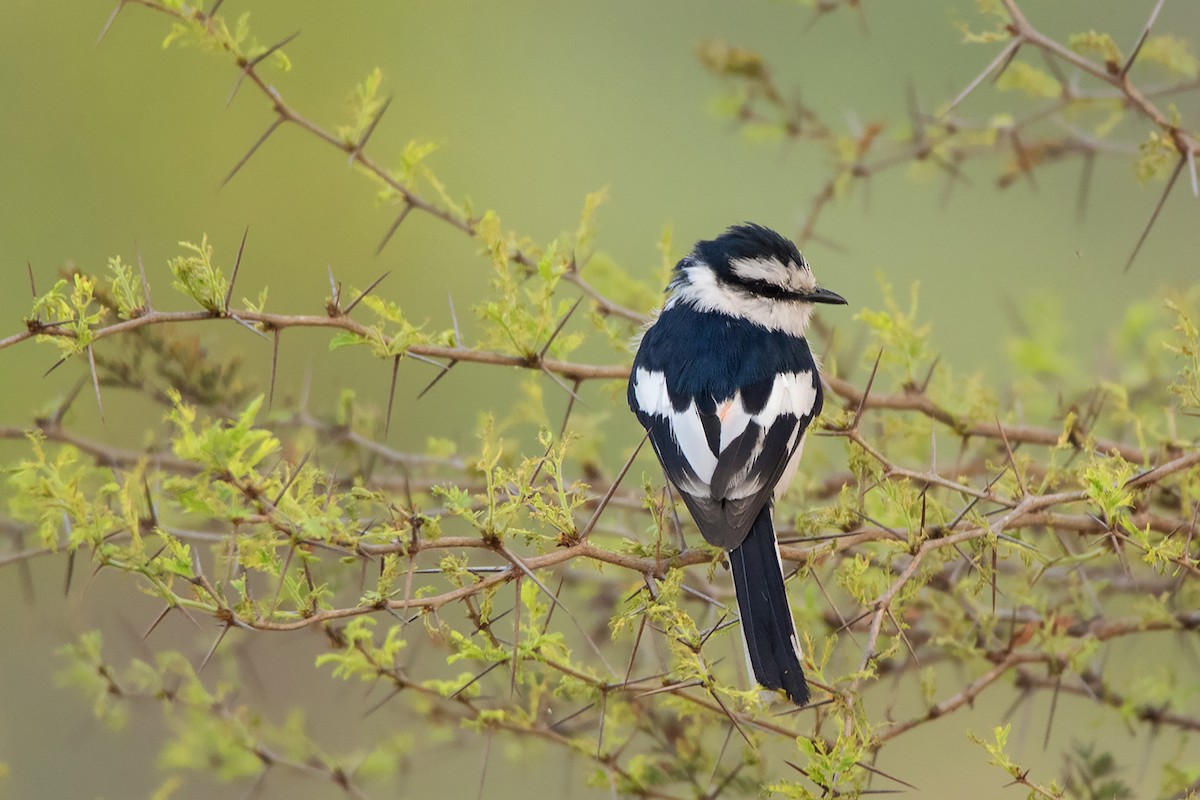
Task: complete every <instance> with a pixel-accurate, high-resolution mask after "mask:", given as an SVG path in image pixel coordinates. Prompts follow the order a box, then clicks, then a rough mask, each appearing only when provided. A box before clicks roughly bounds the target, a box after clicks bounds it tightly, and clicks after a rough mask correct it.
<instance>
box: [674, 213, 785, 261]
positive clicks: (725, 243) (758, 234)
mask: <svg viewBox="0 0 1200 800" xmlns="http://www.w3.org/2000/svg"><path fill="white" fill-rule="evenodd" d="M692 255H693V257H695V258H698V259H699V260H701V261H704V262H705V263H707V264H708V265H710V266H711V267H713V268H714V269H717V270H721V268H722V267H724V266H726V265H728V264H729V262H731V261H736V260H738V259H757V258H761V259H767V258H774V259H775V260H777V261H778V262H779V263H780V264H784V265H786V264H788V263H789V262H791V263H793V264H795V265H796V266H801V265H802V264H804V257H803V256H801V255H800V251H799V250H798V249H797V248H796V245H795V244H794V243H793V242H792V240H791V239H788V238H787V237H785V236H782V235H780V234H778V233H776V232H775V231H773V230H771V229H770V228H764V227H763V226H762V225H755V224H753V223H746V224H744V225H734V226H733V227H731V228H729V229H727V230H726V231H725V232H724V233H722V234H721V235H720V236H718V237H717V238H715V239H708V240H705V241H701V242H697V243H696V247H695V249H694V250H693V251H692Z"/></svg>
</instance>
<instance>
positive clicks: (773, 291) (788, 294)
mask: <svg viewBox="0 0 1200 800" xmlns="http://www.w3.org/2000/svg"><path fill="white" fill-rule="evenodd" d="M725 283H726V284H727V285H729V286H731V287H733V288H736V289H741V290H743V291H745V292H746V293H747V294H752V295H757V296H759V297H769V298H771V299H772V300H803V299H804V298H805V297H806V294H805V293H804V292H797V291H794V290H792V289H785V288H784V287H782V286H780V285H779V284H775V283H771V282H770V281H763V280H750V279H747V278H736V279H735V280H732V281H725Z"/></svg>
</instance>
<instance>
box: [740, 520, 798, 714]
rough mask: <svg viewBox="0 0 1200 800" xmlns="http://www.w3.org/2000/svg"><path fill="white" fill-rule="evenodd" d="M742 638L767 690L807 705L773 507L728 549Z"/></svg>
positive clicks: (758, 676)
mask: <svg viewBox="0 0 1200 800" xmlns="http://www.w3.org/2000/svg"><path fill="white" fill-rule="evenodd" d="M729 563H730V565H731V566H732V567H733V586H734V588H735V589H736V590H737V603H738V611H739V612H741V615H742V635H743V636H744V637H745V639H746V653H747V655H748V656H749V658H750V666H751V668H752V669H753V670H754V677H755V678H757V679H758V682H759V683H760V684H762V685H763V686H765V687H767V688H768V689H783V691H784V692H786V693H787V696H788V697H789V698H790V699H791V700H792V702H794V703H796V704H797V705H801V706H802V705H804V704H805V703H807V702H808V685H807V684H806V683H805V682H804V670H803V668H801V666H800V644H799V642H798V640H797V639H796V626H795V625H794V624H793V623H792V609H791V606H789V605H788V598H787V590H786V589H785V588H784V585H783V563H782V562H781V561H780V560H779V549H778V547H776V545H775V528H774V526H773V525H772V524H771V504H770V503H767V504H766V505H765V506H763V509H762V511H760V512H758V517H757V518H756V519H755V520H754V524H753V525H751V526H750V532H749V533H748V534H746V539H745V540H744V541H743V542H742V543H741V545H740V546H738V547H736V548H734V549H733V550H730V551H729Z"/></svg>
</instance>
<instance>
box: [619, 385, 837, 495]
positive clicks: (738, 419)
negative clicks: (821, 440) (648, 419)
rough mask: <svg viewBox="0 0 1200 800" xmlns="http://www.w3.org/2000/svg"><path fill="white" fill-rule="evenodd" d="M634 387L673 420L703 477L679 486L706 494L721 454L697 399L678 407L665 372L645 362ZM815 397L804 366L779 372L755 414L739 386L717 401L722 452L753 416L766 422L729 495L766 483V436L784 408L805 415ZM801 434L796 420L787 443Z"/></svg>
mask: <svg viewBox="0 0 1200 800" xmlns="http://www.w3.org/2000/svg"><path fill="white" fill-rule="evenodd" d="M633 391H634V397H635V399H636V400H637V404H638V407H639V408H641V410H642V412H643V413H645V414H648V415H650V416H656V417H662V418H664V419H666V420H667V421H668V423H669V425H670V428H671V434H672V435H673V436H674V437H675V441H676V442H677V443H678V445H679V449H680V451H681V452H682V453H683V456H684V458H685V459H687V462H688V465H689V466H690V467H691V470H692V472H693V473H695V475H696V478H697V479H698V482H700V483H701V484H702V485H701V486H680V487H679V488H680V489H683V490H684V491H686V492H688V493H689V494H693V495H697V496H703V495H704V494H707V492H708V489H709V486H710V485H711V483H712V477H713V472H714V471H715V470H716V468H717V456H716V455H714V454H713V452H712V450H711V449H710V448H709V445H708V438H707V437H706V436H705V433H704V425H703V424H702V423H701V421H700V412H699V410H698V409H697V408H696V403H695V401H692V402H691V403H689V404H688V406H687V408H685V409H683V410H682V411H677V410H676V409H675V405H674V404H673V403H672V402H671V396H670V393H669V392H668V391H667V381H666V376H665V375H663V373H661V372H652V371H650V370H648V369H643V368H638V370H637V372H636V374H635V376H634V387H633ZM816 401H817V389H816V385H815V384H814V383H813V374H812V372H810V371H808V370H805V371H803V372H785V373H782V374H780V375H777V376H775V381H774V383H773V384H772V386H771V393H770V394H769V395H768V396H767V402H766V405H764V406H763V408H762V410H760V411H759V412H758V413H756V414H751V413H750V412H749V411H747V410H746V407H745V404H744V402H743V401H742V397H741V393H740V392H735V393H734V395H733V396H732V397H729V398H725V399H724V400H720V401H718V402H717V404H716V406H717V409H716V410H717V417H718V419H720V421H721V436H720V441H719V443H718V451H719V452H721V453H723V452H725V448H727V447H728V446H729V445H730V444H731V443H732V442H733V441H734V440H735V439H737V438H738V437H739V436H741V435H742V433H744V432H745V431H746V428H747V427H748V426H749V424H750V422H752V421H753V422H754V423H755V424H756V425H758V426H759V428H761V431H760V432H759V438H758V441H757V442H756V443H755V447H754V451H753V455H752V456H751V457H750V458H748V459H746V462H745V465H744V466H743V468H742V469H741V470H740V471H739V473H738V475H737V476H736V479H735V480H734V481H732V482H731V486H730V488H731V489H732V491H731V493H730V495H729V496H730V499H741V498H744V497H751V496H753V495H754V494H757V493H758V492H759V491H760V489H761V488H762V480H761V477H762V476H761V475H759V474H757V472H758V470H757V469H756V468H759V466H760V465H757V464H756V463H755V462H756V461H757V460H758V456H759V453H761V451H762V447H763V440H764V439H765V438H766V433H767V431H769V430H770V429H771V426H772V425H774V424H775V423H776V422H777V421H778V419H779V417H780V416H782V415H785V414H786V415H788V416H791V417H794V418H795V419H797V420H803V419H805V418H806V417H807V416H808V415H809V414H811V413H812V410H813V406H814V405H815V404H816ZM799 435H800V427H799V426H797V428H796V431H795V432H794V433H793V435H792V440H791V441H790V442H789V443H788V444H789V450H790V449H791V447H790V446H792V445H795V443H796V437H797V436H799ZM801 446H803V445H801ZM799 455H800V453H799V448H797V452H796V453H795V454H794V456H793V457H792V458H791V460H790V461H789V463H788V464H787V466H786V467H785V471H784V475H783V478H784V480H780V481H779V484H778V485H777V487H776V488H777V492H781V491H782V490H783V488H784V487H786V486H787V483H788V482H789V481H790V480H791V477H792V474H793V473H794V472H795V470H796V464H797V462H798V461H799V460H800V459H799Z"/></svg>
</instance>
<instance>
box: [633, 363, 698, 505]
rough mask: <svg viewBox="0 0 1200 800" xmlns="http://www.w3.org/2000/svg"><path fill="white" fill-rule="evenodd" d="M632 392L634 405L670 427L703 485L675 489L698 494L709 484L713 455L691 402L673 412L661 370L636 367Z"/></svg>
mask: <svg viewBox="0 0 1200 800" xmlns="http://www.w3.org/2000/svg"><path fill="white" fill-rule="evenodd" d="M633 395H634V398H635V399H636V400H637V404H638V407H639V408H641V409H642V411H643V412H644V413H646V414H649V415H651V416H656V417H665V418H666V419H667V420H668V421H669V423H670V427H671V435H673V436H674V437H675V441H676V442H677V443H678V444H679V449H680V451H682V452H683V457H684V458H686V459H687V462H688V465H689V466H690V467H691V468H692V472H694V473H696V477H697V478H699V479H700V481H701V482H702V483H703V487H702V488H701V487H689V486H680V487H679V488H681V489H683V490H685V491H688V492H690V493H691V494H695V495H702V494H703V493H705V492H706V491H707V489H708V485H709V484H710V483H712V476H713V470H715V469H716V468H717V457H716V456H715V455H713V452H712V450H710V449H708V439H707V438H705V436H704V425H703V424H702V423H701V422H700V412H699V411H698V410H697V409H696V403H695V401H692V402H691V403H689V404H688V407H687V408H685V409H684V410H683V411H676V410H675V406H674V404H673V403H672V402H671V396H670V394H669V393H668V392H667V380H666V376H664V375H663V374H662V373H661V372H651V371H650V370H648V369H641V368H639V369H638V371H637V374H636V376H635V379H634V385H633Z"/></svg>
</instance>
